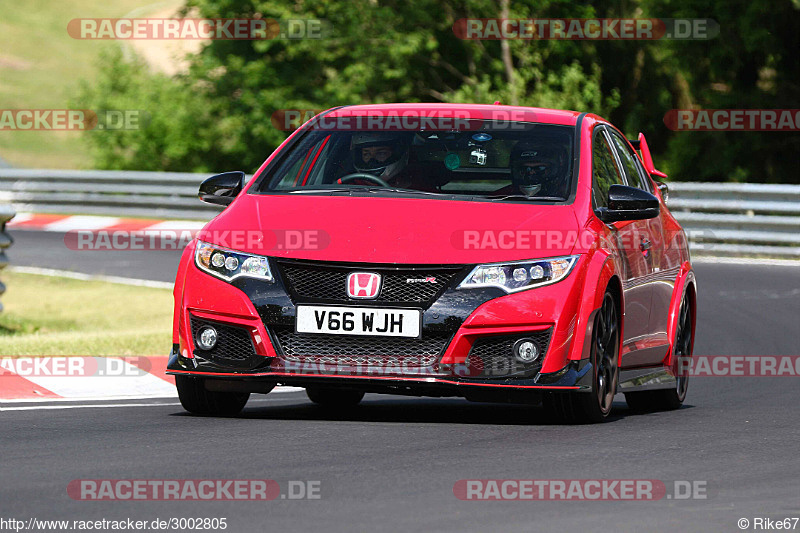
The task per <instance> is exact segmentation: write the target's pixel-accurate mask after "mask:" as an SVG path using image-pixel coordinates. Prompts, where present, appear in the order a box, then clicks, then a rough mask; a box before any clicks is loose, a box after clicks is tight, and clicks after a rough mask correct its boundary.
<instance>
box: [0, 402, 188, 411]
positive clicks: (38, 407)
mask: <svg viewBox="0 0 800 533" xmlns="http://www.w3.org/2000/svg"><path fill="white" fill-rule="evenodd" d="M162 405H180V403H105V404H94V405H92V404H81V405H26V406H24V407H0V412H3V411H34V410H42V411H47V410H52V409H89V408H91V407H101V408H107V407H160V406H162Z"/></svg>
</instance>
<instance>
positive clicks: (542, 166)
mask: <svg viewBox="0 0 800 533" xmlns="http://www.w3.org/2000/svg"><path fill="white" fill-rule="evenodd" d="M568 160H569V155H568V153H567V149H566V147H565V146H563V145H561V144H559V143H555V142H553V141H552V140H542V141H538V142H537V141H530V140H524V141H520V142H518V143H517V144H516V145H515V146H514V148H513V149H512V150H511V157H510V167H511V181H512V183H513V184H514V185H516V186H517V187H519V189H520V191H521V192H522V193H523V194H525V195H527V196H533V195H535V194H538V193H539V192H540V191H541V190H542V189H544V190H545V191H547V192H546V193H545V195H546V196H549V195H551V194H555V193H554V192H553V191H558V190H560V188H561V184H562V182H563V181H564V172H565V171H566V169H567V162H568Z"/></svg>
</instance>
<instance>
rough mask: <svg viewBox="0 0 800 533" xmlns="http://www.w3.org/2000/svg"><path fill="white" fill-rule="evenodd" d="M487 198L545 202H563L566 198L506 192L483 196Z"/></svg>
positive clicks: (500, 200) (499, 200)
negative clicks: (499, 194)
mask: <svg viewBox="0 0 800 533" xmlns="http://www.w3.org/2000/svg"><path fill="white" fill-rule="evenodd" d="M483 198H486V199H487V200H496V201H498V202H502V201H505V200H544V201H547V202H563V201H565V200H566V198H562V197H560V196H526V195H524V194H507V195H504V196H484V197H483Z"/></svg>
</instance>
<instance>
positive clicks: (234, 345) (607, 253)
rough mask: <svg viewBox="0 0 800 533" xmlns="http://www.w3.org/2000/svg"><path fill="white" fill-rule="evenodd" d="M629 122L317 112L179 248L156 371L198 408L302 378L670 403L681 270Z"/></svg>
mask: <svg viewBox="0 0 800 533" xmlns="http://www.w3.org/2000/svg"><path fill="white" fill-rule="evenodd" d="M654 177H664V174H662V173H661V172H659V171H657V170H656V169H655V168H654V167H653V162H652V158H651V156H650V152H649V149H648V147H647V143H646V141H645V139H644V136H643V135H641V134H640V135H639V139H638V140H637V141H633V142H631V141H628V140H626V139H625V137H624V136H623V135H622V134H621V133H620V132H619V130H617V129H616V128H615V127H614V126H612V125H611V124H609V123H608V122H607V121H605V120H604V119H602V118H600V117H599V116H597V115H593V114H587V113H578V112H573V111H557V110H550V109H536V108H524V107H511V106H498V105H494V106H490V105H461V104H449V105H433V104H386V105H371V106H345V107H339V108H334V109H331V110H328V111H326V112H324V113H321V114H319V115H317V116H316V117H314V118H312V119H311V120H309V121H308V122H307V123H306V124H304V125H303V126H302V127H301V128H299V129H298V130H297V131H295V132H294V133H293V134H292V135H291V136H290V137H289V138H288V139H287V140H286V141H285V142H284V143H283V144H282V145H281V146H280V147H279V148H278V149H277V150H275V152H274V153H273V154H272V155H271V156H270V157H269V158H268V159H267V160H266V161H265V162H264V164H263V165H262V166H261V167H260V168H259V169H258V171H257V172H256V173H255V175H254V176H253V178H252V179H251V180H250V181H249V182H247V183H246V184H245V179H244V178H245V175H244V173H242V172H228V173H224V174H220V175H217V176H214V177H211V178H209V179H208V180H206V181H205V182H203V184H202V185H201V187H200V198H201V199H202V200H204V201H206V202H210V203H215V204H220V205H226V206H228V207H227V208H226V209H225V210H224V211H223V212H222V213H221V214H219V215H218V216H217V217H216V218H215V219H214V220H212V221H211V222H209V223H208V224H207V225H206V226H205V228H204V229H203V230H202V231H201V232H200V233H199V234H198V235H197V238H196V239H195V240H194V241H193V242H192V243H191V244H190V245H189V246H188V247H187V248H186V250H185V251H184V253H183V257H182V259H181V263H180V267H179V270H178V276H177V280H176V282H175V291H174V295H175V312H174V328H173V348H172V353H171V356H170V361H169V365H168V372H169V373H170V374H174V375H175V376H176V383H177V388H178V393H179V395H180V400H181V403H182V405H183V406H184V408H185V409H187V410H188V411H190V412H192V413H197V414H212V415H232V414H236V413H238V412H239V411H240V410H241V409H242V408H243V407H244V405H245V403H246V402H247V400H248V398H249V395H250V394H251V393H262V394H265V393H268V392H269V391H270V390H272V388H273V387H275V386H276V385H293V386H300V387H305V388H306V391H307V394H308V397H309V398H310V399H311V401H313V402H315V403H317V404H321V405H323V406H326V407H329V408H347V407H351V406H353V405H355V404H357V403H358V402H360V401H361V399H362V398H363V396H364V394H365V393H367V392H371V393H384V394H402V395H413V396H436V397H447V396H460V397H464V398H466V399H467V400H472V401H487V402H491V401H499V402H518V403H530V404H538V403H542V404H543V405H544V407H545V408H546V409H548V410H549V411H551V412H553V413H554V414H555V415H556V416H558V417H559V418H561V419H563V420H566V421H573V422H599V421H602V420H604V419H606V418H607V417H608V415H609V413H610V412H611V408H612V401H613V398H614V395H615V394H616V393H617V392H621V393H624V394H625V399H626V401H627V403H628V405H629V406H630V407H632V408H634V409H639V410H657V409H675V408H678V407H680V405H681V404H682V402H683V401H684V398H685V396H686V390H687V377H686V376H685V373H683V372H681V371H680V367H682V366H685V365H682V364H679V362H680V361H681V360H683V359H685V358H687V357H690V356H691V353H692V346H693V339H694V328H695V316H696V313H695V305H696V304H695V302H696V298H695V291H696V282H695V276H694V273H693V271H692V266H691V262H690V257H689V251H688V246H687V240H686V236H685V234H684V232H683V230H682V229H681V227H680V226H679V224H678V223H677V221H676V220H675V219H674V218H673V217H672V215H671V214H670V212H669V210H668V209H667V207H666V205H665V200H666V193H667V188H666V186H665V185H664V184H663V183H661V182H659V181H655V180H654V179H653V178H654Z"/></svg>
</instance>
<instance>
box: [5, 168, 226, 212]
mask: <svg viewBox="0 0 800 533" xmlns="http://www.w3.org/2000/svg"><path fill="white" fill-rule="evenodd" d="M209 176H210V174H190V173H184V172H138V171H113V170H35V169H0V202H11V204H12V205H13V206H14V207H15V208H16V209H17V211H19V212H30V213H64V214H73V213H75V214H83V215H87V214H89V215H110V216H129V217H149V218H164V219H198V220H210V219H211V218H213V217H214V216H215V215H216V214H217V213H219V212H220V211H221V210H222V207H219V206H215V205H210V204H204V203H202V202H200V200H198V199H197V188H198V187H199V186H200V183H201V182H202V181H203V180H204V179H206V178H208V177H209Z"/></svg>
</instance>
